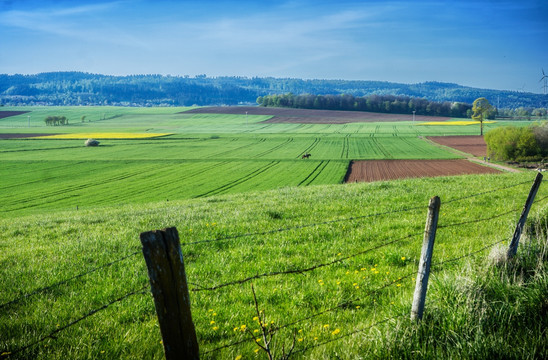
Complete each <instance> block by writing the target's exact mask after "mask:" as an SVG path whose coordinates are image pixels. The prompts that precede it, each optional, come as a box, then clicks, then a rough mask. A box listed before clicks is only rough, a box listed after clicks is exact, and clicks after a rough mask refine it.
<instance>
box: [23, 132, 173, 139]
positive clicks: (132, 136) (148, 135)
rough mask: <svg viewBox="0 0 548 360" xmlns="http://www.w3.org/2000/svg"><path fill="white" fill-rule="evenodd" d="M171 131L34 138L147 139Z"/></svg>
mask: <svg viewBox="0 0 548 360" xmlns="http://www.w3.org/2000/svg"><path fill="white" fill-rule="evenodd" d="M166 135H172V134H170V133H81V134H57V135H46V136H37V137H34V138H33V139H147V138H153V137H159V136H166Z"/></svg>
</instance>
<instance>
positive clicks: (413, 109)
mask: <svg viewBox="0 0 548 360" xmlns="http://www.w3.org/2000/svg"><path fill="white" fill-rule="evenodd" d="M257 104H259V105H260V106H273V107H290V108H300V109H323V110H353V111H370V112H381V113H390V114H413V113H415V114H417V115H431V116H448V117H461V118H464V117H470V116H471V114H472V105H470V104H465V103H460V102H449V101H444V102H437V101H430V100H426V99H423V98H413V97H409V96H394V95H369V96H359V97H356V96H353V95H349V94H343V95H312V94H303V95H294V94H292V93H288V94H283V95H267V96H260V97H258V98H257Z"/></svg>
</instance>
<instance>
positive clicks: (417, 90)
mask: <svg viewBox="0 0 548 360" xmlns="http://www.w3.org/2000/svg"><path fill="white" fill-rule="evenodd" d="M286 93H293V94H296V95H299V94H315V95H338V94H349V95H353V96H365V95H373V94H376V95H396V96H398V95H403V96H409V97H415V98H424V99H427V100H430V101H438V102H444V101H449V102H463V103H469V104H471V103H472V102H473V101H474V100H475V99H476V98H478V97H486V98H487V99H488V100H489V101H490V102H491V103H492V104H493V105H495V106H498V107H500V108H509V109H517V108H520V107H524V108H548V95H540V94H533V93H525V92H517V91H500V90H489V89H477V88H471V87H466V86H461V85H457V84H449V83H440V82H425V83H419V84H399V83H390V82H384V81H361V80H352V81H350V80H303V79H291V78H271V77H268V78H259V77H253V78H247V77H207V76H205V75H200V76H195V77H189V76H169V75H168V76H163V75H131V76H108V75H99V74H89V73H83V72H51V73H41V74H36V75H7V74H0V104H2V105H124V106H188V105H237V104H256V99H257V98H258V97H259V96H265V95H273V94H286Z"/></svg>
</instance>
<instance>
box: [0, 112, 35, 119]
mask: <svg viewBox="0 0 548 360" xmlns="http://www.w3.org/2000/svg"><path fill="white" fill-rule="evenodd" d="M28 112H30V111H0V119H3V118H7V117H10V116H15V115H21V114H26V113H28Z"/></svg>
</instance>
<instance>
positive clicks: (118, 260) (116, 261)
mask: <svg viewBox="0 0 548 360" xmlns="http://www.w3.org/2000/svg"><path fill="white" fill-rule="evenodd" d="M140 253H141V252H140V251H136V252H134V253H131V254H129V255H127V256H124V257H122V258H120V259H117V260H114V261H111V262H109V263H107V264H104V265H101V266H98V267H95V268H93V269H90V270H88V271H86V272H84V273H81V274H78V275H75V276H73V277H71V278H68V279H65V280H62V281H59V282H56V283H54V284H51V285H48V286H46V287H43V288H39V289H36V290H34V291H32V292H30V293H28V294H25V295H23V296H20V297H18V298H16V299H13V300H11V301H8V302H7V303H4V304H0V309H2V308H3V307H5V306H9V305H12V304H15V303H17V302H19V301H21V300H23V299H26V298H28V297H31V296H33V295H36V294H38V293H41V292H43V291H46V290H50V289H53V288H56V287H58V286H61V285H63V284H66V283H68V282H70V281H73V280H76V279H79V278H81V277H83V276H86V275H89V274H91V273H94V272H96V271H99V270H101V269H104V268H107V267H109V266H112V265H114V264H116V263H119V262H121V261H124V260H126V259H129V258H130V257H133V256H135V255H137V254H140Z"/></svg>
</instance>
